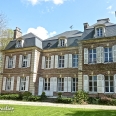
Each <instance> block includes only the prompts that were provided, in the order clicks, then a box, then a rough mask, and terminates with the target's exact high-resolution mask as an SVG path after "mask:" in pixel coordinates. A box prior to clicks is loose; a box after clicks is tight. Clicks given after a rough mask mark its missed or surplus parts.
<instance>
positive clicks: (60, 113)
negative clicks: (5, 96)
mask: <svg viewBox="0 0 116 116" xmlns="http://www.w3.org/2000/svg"><path fill="white" fill-rule="evenodd" d="M6 106H8V107H12V108H14V111H13V112H11V111H0V116H116V110H90V109H76V108H59V107H45V106H22V105H1V104H0V108H3V107H6Z"/></svg>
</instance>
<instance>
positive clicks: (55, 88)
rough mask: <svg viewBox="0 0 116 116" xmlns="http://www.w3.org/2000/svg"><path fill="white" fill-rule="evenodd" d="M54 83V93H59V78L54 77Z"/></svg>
mask: <svg viewBox="0 0 116 116" xmlns="http://www.w3.org/2000/svg"><path fill="white" fill-rule="evenodd" d="M53 82H54V88H53V91H54V92H56V91H57V77H53Z"/></svg>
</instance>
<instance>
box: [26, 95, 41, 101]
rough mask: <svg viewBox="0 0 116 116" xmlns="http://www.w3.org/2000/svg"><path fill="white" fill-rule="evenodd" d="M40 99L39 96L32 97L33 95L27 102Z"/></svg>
mask: <svg viewBox="0 0 116 116" xmlns="http://www.w3.org/2000/svg"><path fill="white" fill-rule="evenodd" d="M40 99H41V98H40V97H39V96H34V95H31V96H29V97H28V101H40Z"/></svg>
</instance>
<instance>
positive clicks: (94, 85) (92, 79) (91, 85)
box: [89, 76, 97, 92]
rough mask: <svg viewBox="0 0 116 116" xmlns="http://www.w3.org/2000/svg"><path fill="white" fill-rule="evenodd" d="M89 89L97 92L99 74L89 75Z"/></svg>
mask: <svg viewBox="0 0 116 116" xmlns="http://www.w3.org/2000/svg"><path fill="white" fill-rule="evenodd" d="M89 91H90V92H97V76H89Z"/></svg>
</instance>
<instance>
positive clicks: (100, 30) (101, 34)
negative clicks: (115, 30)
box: [97, 27, 103, 37]
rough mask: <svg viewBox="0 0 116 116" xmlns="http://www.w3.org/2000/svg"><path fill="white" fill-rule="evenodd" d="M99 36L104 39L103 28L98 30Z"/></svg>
mask: <svg viewBox="0 0 116 116" xmlns="http://www.w3.org/2000/svg"><path fill="white" fill-rule="evenodd" d="M97 36H98V37H102V36H103V28H102V27H100V28H97Z"/></svg>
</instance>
